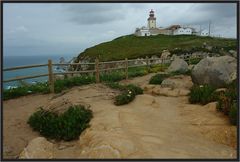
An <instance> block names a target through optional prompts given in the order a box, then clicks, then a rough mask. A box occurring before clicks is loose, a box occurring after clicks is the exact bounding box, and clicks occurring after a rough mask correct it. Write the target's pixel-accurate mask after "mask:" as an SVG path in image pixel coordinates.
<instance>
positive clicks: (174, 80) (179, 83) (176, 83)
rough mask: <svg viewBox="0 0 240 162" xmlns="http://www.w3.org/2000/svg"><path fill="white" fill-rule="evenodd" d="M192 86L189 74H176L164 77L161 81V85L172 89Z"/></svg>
mask: <svg viewBox="0 0 240 162" xmlns="http://www.w3.org/2000/svg"><path fill="white" fill-rule="evenodd" d="M192 86H193V82H192V79H191V77H190V76H185V75H176V76H173V77H169V78H166V79H164V80H163V81H162V83H161V87H168V88H172V89H177V88H179V89H190V88H191V87H192Z"/></svg>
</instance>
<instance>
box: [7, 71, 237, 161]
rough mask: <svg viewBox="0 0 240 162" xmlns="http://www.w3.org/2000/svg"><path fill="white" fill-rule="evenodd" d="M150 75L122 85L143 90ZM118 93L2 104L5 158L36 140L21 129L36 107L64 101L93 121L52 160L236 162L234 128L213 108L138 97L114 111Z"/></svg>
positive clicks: (84, 90) (88, 89) (77, 90)
mask: <svg viewBox="0 0 240 162" xmlns="http://www.w3.org/2000/svg"><path fill="white" fill-rule="evenodd" d="M152 75H154V74H150V75H146V76H143V77H138V78H134V79H132V80H128V81H122V83H135V84H138V85H140V86H145V85H147V83H148V80H149V79H150V77H151V76H152ZM117 93H118V92H117V91H114V90H111V89H109V88H107V87H105V86H104V85H101V84H95V85H88V86H82V87H74V88H72V89H71V90H69V91H68V92H66V93H65V94H64V95H62V96H58V97H54V99H52V97H53V96H52V95H44V96H43V95H36V96H27V97H23V98H19V99H14V100H9V101H4V104H3V108H4V111H3V112H4V114H3V116H4V123H3V125H4V130H3V131H4V139H3V142H4V153H5V155H4V156H5V157H6V158H8V157H10V158H12V157H16V156H18V154H19V153H20V152H21V150H23V148H24V147H25V146H26V144H27V142H28V141H30V140H31V139H33V138H34V137H36V136H38V134H37V133H36V132H32V131H31V129H30V128H29V126H28V125H27V124H26V120H27V118H28V117H29V115H30V114H31V113H32V112H34V111H35V109H36V107H38V106H40V105H45V104H49V103H51V102H53V101H54V102H57V101H61V100H63V99H68V100H70V101H71V102H72V103H73V104H90V105H91V107H90V108H91V109H92V110H93V113H94V118H93V119H92V121H91V123H90V124H91V127H90V128H89V129H87V130H86V131H84V133H83V134H82V135H81V136H80V140H78V141H72V142H59V143H55V144H54V149H53V150H51V151H52V152H53V157H54V158H236V149H235V148H236V127H234V126H230V124H229V122H228V120H227V118H225V117H224V116H223V115H222V114H221V113H218V112H216V111H215V105H214V103H211V104H208V105H205V106H200V105H191V104H188V102H187V97H186V96H182V97H166V96H152V95H150V94H143V95H139V96H137V97H136V98H135V100H134V101H133V102H132V103H130V104H128V105H124V106H118V107H117V106H115V105H114V104H113V97H114V96H115V95H116V94H117ZM17 123H20V124H18V125H16V124H17ZM223 132H224V133H223ZM21 141H25V142H21Z"/></svg>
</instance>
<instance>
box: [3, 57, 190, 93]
mask: <svg viewBox="0 0 240 162" xmlns="http://www.w3.org/2000/svg"><path fill="white" fill-rule="evenodd" d="M184 59H185V60H186V61H188V60H190V59H191V57H188V58H184ZM133 61H134V62H136V61H137V62H142V63H141V64H134V65H130V64H129V62H133ZM171 61H172V60H171V59H170V58H167V59H162V58H155V59H154V58H146V59H133V60H128V59H127V58H126V59H125V60H120V61H109V62H99V60H98V59H96V60H95V63H93V62H92V63H52V60H48V64H35V65H27V66H17V67H11V68H5V69H3V71H13V70H21V69H26V68H36V67H43V66H47V67H48V73H45V74H38V75H31V76H18V77H15V78H11V79H7V80H3V83H6V82H12V81H17V80H25V79H31V78H38V77H44V76H48V83H49V86H50V91H51V92H52V93H54V80H55V75H59V74H61V75H65V74H83V73H95V77H96V83H99V82H100V73H101V72H103V71H109V70H120V69H125V78H126V79H128V68H131V67H140V66H147V67H148V68H150V66H151V65H154V64H165V63H170V62H171ZM144 62H145V63H144ZM119 63H120V64H122V65H125V66H121V67H113V68H103V69H102V68H99V67H100V65H107V64H114V65H116V64H119ZM74 65H76V66H79V65H94V67H95V69H94V70H80V71H66V72H55V73H54V72H53V66H70V67H71V66H74Z"/></svg>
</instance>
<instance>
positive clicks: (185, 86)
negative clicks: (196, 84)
mask: <svg viewBox="0 0 240 162" xmlns="http://www.w3.org/2000/svg"><path fill="white" fill-rule="evenodd" d="M192 86H193V83H192V79H191V77H190V76H186V75H176V76H173V77H170V78H167V79H164V80H163V81H162V83H161V85H146V86H144V87H143V88H144V91H145V93H147V94H153V95H160V96H170V97H178V96H186V95H188V94H189V93H190V88H191V87H192Z"/></svg>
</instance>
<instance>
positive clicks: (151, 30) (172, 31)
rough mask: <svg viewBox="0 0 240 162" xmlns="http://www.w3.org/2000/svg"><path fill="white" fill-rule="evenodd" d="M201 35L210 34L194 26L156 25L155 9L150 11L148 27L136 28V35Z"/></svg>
mask: <svg viewBox="0 0 240 162" xmlns="http://www.w3.org/2000/svg"><path fill="white" fill-rule="evenodd" d="M158 34H163V35H199V36H209V32H208V31H207V30H201V31H197V30H196V29H195V28H192V27H186V26H185V27H184V26H181V25H171V26H169V27H167V28H158V27H157V25H156V17H155V16H154V11H153V10H151V11H150V12H149V17H148V19H147V27H141V28H136V30H135V35H136V36H150V35H158Z"/></svg>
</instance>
